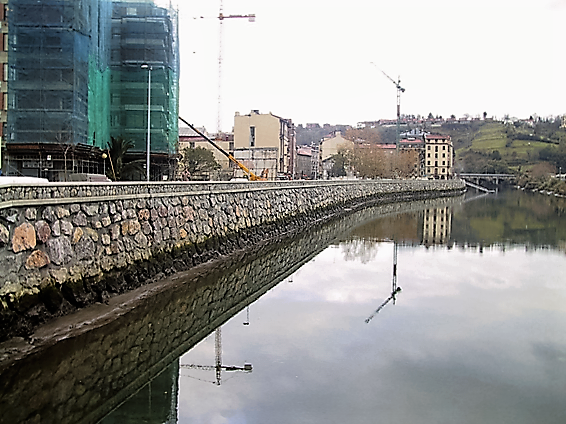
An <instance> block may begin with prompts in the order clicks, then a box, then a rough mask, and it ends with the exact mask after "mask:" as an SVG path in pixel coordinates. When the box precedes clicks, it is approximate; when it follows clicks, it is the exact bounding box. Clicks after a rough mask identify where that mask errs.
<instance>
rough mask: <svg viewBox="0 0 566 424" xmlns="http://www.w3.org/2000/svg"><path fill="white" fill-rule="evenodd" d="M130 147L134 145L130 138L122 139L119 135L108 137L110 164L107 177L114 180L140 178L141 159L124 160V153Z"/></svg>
mask: <svg viewBox="0 0 566 424" xmlns="http://www.w3.org/2000/svg"><path fill="white" fill-rule="evenodd" d="M132 147H134V142H133V141H131V140H124V139H123V138H121V137H110V143H109V145H108V154H109V156H110V165H111V166H110V169H109V170H108V171H107V174H108V177H109V178H111V179H113V180H114V181H135V180H140V179H141V176H142V173H143V168H142V162H143V160H132V161H129V162H126V161H125V159H126V154H127V152H128V150H129V149H131V148H132Z"/></svg>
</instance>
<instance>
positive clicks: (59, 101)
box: [2, 0, 178, 181]
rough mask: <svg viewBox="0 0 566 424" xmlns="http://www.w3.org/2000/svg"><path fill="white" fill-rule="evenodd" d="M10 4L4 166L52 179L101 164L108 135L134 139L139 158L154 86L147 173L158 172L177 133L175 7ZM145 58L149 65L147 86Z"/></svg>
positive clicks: (92, 1) (60, 1) (141, 2)
mask: <svg viewBox="0 0 566 424" xmlns="http://www.w3.org/2000/svg"><path fill="white" fill-rule="evenodd" d="M9 5H10V7H9V14H8V31H9V42H8V50H9V52H8V58H7V59H8V66H5V67H4V72H5V71H6V68H7V69H8V83H9V84H8V90H7V94H8V95H7V97H8V111H7V112H8V113H7V124H6V131H5V133H4V134H3V135H4V138H5V140H6V155H5V158H4V159H5V160H4V161H3V163H2V169H3V172H4V173H5V174H9V175H25V176H34V177H44V178H48V179H49V180H51V181H64V180H67V177H68V175H69V174H70V173H103V172H104V169H105V168H108V167H109V163H108V159H106V161H105V160H104V157H103V150H105V149H106V148H107V146H108V143H109V142H110V138H111V137H120V138H123V139H125V140H132V141H133V142H134V146H135V147H134V148H133V149H132V150H131V152H130V153H132V154H133V155H137V156H139V157H141V156H142V155H144V154H145V152H146V147H145V146H146V139H147V127H148V125H147V115H148V113H147V109H148V106H147V105H148V93H149V92H150V91H151V94H152V98H151V108H150V110H151V114H150V115H151V126H150V128H151V131H150V133H151V134H150V135H151V139H152V143H151V152H152V155H151V157H152V165H151V166H152V170H153V168H154V166H155V168H156V169H155V170H154V172H152V176H153V177H154V179H161V178H160V177H161V174H163V172H164V171H163V168H166V169H168V165H170V163H171V161H172V159H174V155H175V153H176V142H177V116H178V106H177V102H178V101H177V92H178V90H177V85H178V82H177V81H178V54H177V52H178V43H177V26H176V19H177V15H176V11H174V10H173V9H172V8H169V9H167V8H163V7H158V6H157V5H156V2H155V1H152V0H138V1H131V0H128V1H126V0H120V1H112V0H53V1H37V0H10V1H9ZM2 29H3V30H4V28H2ZM142 64H147V65H149V66H152V68H153V72H152V73H153V75H152V76H153V82H152V84H151V86H149V84H148V76H149V75H148V73H149V72H148V69H141V65H142ZM4 78H6V75H4ZM149 89H150V90H149ZM163 163H165V164H166V165H165V166H163Z"/></svg>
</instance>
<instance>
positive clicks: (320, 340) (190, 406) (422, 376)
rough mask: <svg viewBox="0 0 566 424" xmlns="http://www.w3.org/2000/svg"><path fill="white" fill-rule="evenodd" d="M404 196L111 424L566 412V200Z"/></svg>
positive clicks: (515, 418)
mask: <svg viewBox="0 0 566 424" xmlns="http://www.w3.org/2000/svg"><path fill="white" fill-rule="evenodd" d="M405 210H406V211H405V212H403V213H392V212H389V213H387V214H385V215H380V216H377V215H376V216H374V217H373V218H372V217H370V218H369V219H368V218H367V217H365V218H364V219H363V220H360V221H359V222H357V223H356V224H355V225H352V226H350V227H349V228H347V230H346V231H341V232H340V233H339V235H338V236H336V237H334V238H333V239H332V241H331V242H329V243H320V245H317V246H316V248H315V246H313V252H315V253H313V254H312V255H310V256H308V257H307V258H306V259H305V260H303V261H302V262H301V263H300V264H299V265H295V266H293V267H291V269H289V270H288V271H287V272H284V273H279V275H280V277H279V278H278V279H277V281H275V283H274V284H272V285H270V287H269V290H268V291H267V292H265V294H262V295H261V296H260V297H258V298H257V300H254V301H253V302H252V303H249V304H248V305H247V306H241V307H239V308H236V310H235V311H234V313H233V314H232V315H233V316H232V317H231V318H230V319H228V320H224V321H225V322H224V323H223V324H222V326H221V327H219V328H218V329H217V330H216V331H215V330H214V329H212V328H211V329H210V330H209V331H207V332H206V333H203V335H202V337H200V338H199V340H200V341H199V342H198V343H196V344H195V343H193V344H192V347H191V348H190V349H189V350H188V351H186V352H182V354H181V355H180V356H178V357H177V358H176V359H174V360H173V362H172V363H169V365H167V366H165V367H164V368H163V370H162V371H160V372H159V373H157V374H158V375H157V376H154V377H152V378H151V380H150V381H149V382H147V381H146V383H145V385H143V387H142V388H141V389H140V390H139V391H137V392H136V393H133V394H132V395H131V397H130V398H129V399H128V400H126V401H125V402H124V403H122V404H121V405H116V407H115V408H114V410H113V411H112V412H111V413H110V414H108V415H107V416H106V417H105V418H103V419H102V421H101V423H103V424H112V423H142V422H143V423H151V424H153V423H155V424H157V423H183V424H189V423H190V424H194V423H199V424H200V423H202V424H209V423H213V424H221V423H230V424H232V423H237V424H240V423H246V424H256V423H257V424H259V423H272V424H276V423H285V424H288V423H294V424H295V423H349V424H352V423H364V424H366V423H375V422H378V423H425V424H427V423H430V424H432V423H434V424H439V423H450V424H452V423H460V424H461V423H470V424H472V423H474V424H475V423H498V424H501V423H510V424H511V423H513V424H521V423H535V422H536V423H564V422H566V401H565V399H566V331H565V329H566V277H565V271H566V200H565V199H559V198H555V197H549V196H543V195H541V194H532V193H528V194H527V193H524V192H521V191H516V190H509V191H503V192H500V193H498V194H496V195H489V196H478V195H475V194H467V195H466V196H465V197H461V198H457V199H450V200H440V201H438V202H436V203H435V202H432V203H431V202H428V203H426V204H415V205H413V206H411V205H409V206H408V207H407V208H405ZM281 249H285V246H283V247H281ZM282 252H283V251H280V255H283V253H282ZM206 334H208V335H206ZM169 362H170V361H169ZM250 368H251V369H250ZM109 384H111V382H109ZM0 421H1V419H0ZM48 421H50V420H49V419H46V420H41V421H37V422H48Z"/></svg>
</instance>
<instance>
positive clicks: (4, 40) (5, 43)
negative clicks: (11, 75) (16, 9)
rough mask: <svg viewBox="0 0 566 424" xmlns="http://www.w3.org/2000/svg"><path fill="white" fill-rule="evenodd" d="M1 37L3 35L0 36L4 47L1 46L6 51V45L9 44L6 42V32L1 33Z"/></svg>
mask: <svg viewBox="0 0 566 424" xmlns="http://www.w3.org/2000/svg"><path fill="white" fill-rule="evenodd" d="M2 37H3V38H2V42H3V44H4V47H3V48H4V51H5V52H7V51H8V46H9V43H8V34H6V33H4V34H2Z"/></svg>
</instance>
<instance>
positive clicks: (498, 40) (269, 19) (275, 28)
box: [178, 0, 566, 132]
mask: <svg viewBox="0 0 566 424" xmlns="http://www.w3.org/2000/svg"><path fill="white" fill-rule="evenodd" d="M178 1H179V27H180V28H179V34H180V51H181V80H180V85H181V89H180V115H181V116H182V117H183V118H185V119H186V120H187V121H189V122H190V123H192V124H194V125H197V126H205V127H206V129H207V130H208V131H211V132H213V131H215V130H216V127H217V115H218V86H219V79H218V47H219V38H218V34H219V26H220V24H219V20H218V13H219V6H220V2H219V0H209V1H204V0H203V1H197V0H178ZM223 4H224V15H231V14H232V15H235V14H241V15H244V14H251V13H254V14H256V16H257V18H256V21H255V22H254V23H251V22H248V20H247V19H225V20H224V23H223V38H222V40H223V42H222V44H223V61H222V85H221V86H222V90H221V100H222V101H221V111H222V113H221V124H222V130H223V131H229V130H231V128H232V126H233V122H234V118H233V117H234V113H235V112H236V111H239V112H240V113H242V114H247V113H249V112H250V110H252V109H259V110H260V112H261V113H267V112H272V113H274V114H276V115H278V116H282V117H284V118H290V119H292V120H293V122H294V123H295V124H306V123H310V122H316V123H320V124H324V123H329V124H350V125H355V124H356V123H357V122H359V121H366V120H376V119H381V118H385V119H387V118H389V119H394V118H395V116H396V89H395V86H394V85H393V83H392V82H391V81H389V80H388V79H387V78H386V77H385V76H384V75H383V74H382V73H381V71H380V70H383V71H384V72H386V73H387V74H388V75H390V76H391V77H392V78H393V79H395V80H396V79H397V78H398V77H399V76H400V78H401V85H402V86H403V87H404V88H405V89H406V92H405V93H404V94H403V95H402V97H401V113H405V114H414V115H417V114H421V115H428V113H429V112H432V113H433V114H434V115H442V116H443V117H448V116H450V115H451V114H454V115H456V116H457V117H461V116H463V115H464V114H466V113H468V114H470V115H472V116H476V115H481V114H482V113H483V112H484V111H485V112H487V114H488V116H495V117H502V116H503V115H505V114H509V115H511V116H517V117H528V116H529V115H532V114H535V113H536V114H538V115H539V116H548V115H561V114H564V113H566V104H565V100H564V99H566V81H565V77H564V74H565V72H564V71H565V69H566V55H565V52H564V44H565V38H566V37H565V35H566V31H565V28H566V0H475V1H461V0H429V1H423V0H395V1H393V0H390V1H374V2H370V1H368V0H349V1H347V2H343V1H339V2H329V1H322V0H285V1H281V2H278V3H276V2H273V1H265V0H224V2H223ZM198 16H205V17H207V18H205V19H194V17H198ZM371 62H374V63H375V65H372V64H371Z"/></svg>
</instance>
